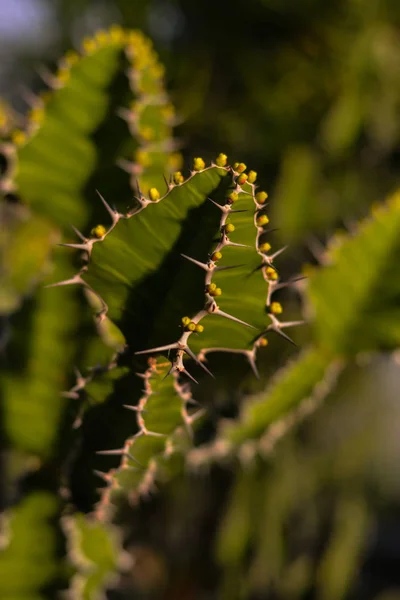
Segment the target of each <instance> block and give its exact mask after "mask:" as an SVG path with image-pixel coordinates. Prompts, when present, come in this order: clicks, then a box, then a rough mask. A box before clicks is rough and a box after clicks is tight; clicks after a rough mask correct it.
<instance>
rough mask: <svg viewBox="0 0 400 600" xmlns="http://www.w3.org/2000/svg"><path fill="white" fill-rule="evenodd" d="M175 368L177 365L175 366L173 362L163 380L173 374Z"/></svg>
mask: <svg viewBox="0 0 400 600" xmlns="http://www.w3.org/2000/svg"><path fill="white" fill-rule="evenodd" d="M174 368H175V367H174V365H173V364H172V365H171V366H170V368H169V370H168V371H167V373H166V375H164V377H163V381H165V380H166V379H167V377H169V376H170V375H171V373H172V371H173V370H174Z"/></svg>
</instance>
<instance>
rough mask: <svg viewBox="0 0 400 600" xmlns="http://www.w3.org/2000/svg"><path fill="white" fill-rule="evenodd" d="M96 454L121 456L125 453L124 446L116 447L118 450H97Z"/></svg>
mask: <svg viewBox="0 0 400 600" xmlns="http://www.w3.org/2000/svg"><path fill="white" fill-rule="evenodd" d="M96 454H101V455H103V456H122V455H123V454H125V450H124V448H118V450H97V452H96Z"/></svg>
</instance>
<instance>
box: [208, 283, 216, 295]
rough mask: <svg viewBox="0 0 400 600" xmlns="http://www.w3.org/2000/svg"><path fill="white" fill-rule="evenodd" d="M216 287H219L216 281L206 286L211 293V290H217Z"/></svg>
mask: <svg viewBox="0 0 400 600" xmlns="http://www.w3.org/2000/svg"><path fill="white" fill-rule="evenodd" d="M216 289H217V284H216V283H209V284H208V286H207V287H206V290H207V292H208V293H209V294H211V292H215V290H216Z"/></svg>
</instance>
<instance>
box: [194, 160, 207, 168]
mask: <svg viewBox="0 0 400 600" xmlns="http://www.w3.org/2000/svg"><path fill="white" fill-rule="evenodd" d="M205 166H206V163H205V162H204V160H203V159H202V158H199V157H198V158H195V159H193V170H194V171H202V170H203V169H204V168H205Z"/></svg>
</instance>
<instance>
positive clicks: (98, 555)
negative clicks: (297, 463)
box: [0, 27, 400, 599]
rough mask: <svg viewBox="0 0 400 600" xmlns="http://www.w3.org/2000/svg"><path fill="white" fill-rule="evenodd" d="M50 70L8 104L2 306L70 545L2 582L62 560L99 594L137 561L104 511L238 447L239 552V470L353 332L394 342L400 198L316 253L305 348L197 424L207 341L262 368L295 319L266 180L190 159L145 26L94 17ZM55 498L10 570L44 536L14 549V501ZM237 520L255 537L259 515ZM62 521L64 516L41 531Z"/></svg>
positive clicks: (29, 445) (355, 346)
mask: <svg viewBox="0 0 400 600" xmlns="http://www.w3.org/2000/svg"><path fill="white" fill-rule="evenodd" d="M125 74H126V75H125ZM45 77H46V79H47V81H48V84H49V87H50V90H48V91H47V92H46V93H45V94H42V95H40V96H38V97H34V98H33V99H32V105H33V106H32V110H31V112H30V113H29V115H28V118H27V124H26V126H25V127H21V128H19V129H17V130H15V129H14V130H12V131H10V130H9V128H8V126H7V124H5V125H4V127H3V129H4V131H5V133H4V134H3V133H2V139H3V143H2V147H3V155H4V157H5V164H6V168H5V172H4V173H3V175H2V178H1V182H0V187H1V190H2V192H3V195H4V199H3V201H2V204H1V205H0V209H1V211H2V214H3V213H4V214H7V215H10V222H12V223H13V227H15V229H12V230H11V235H10V234H9V233H7V234H6V235H5V236H4V239H2V240H1V243H2V247H3V248H4V251H5V263H4V269H3V272H4V274H3V273H2V287H3V289H4V290H5V293H4V292H2V293H3V295H2V296H1V302H2V304H1V310H2V313H4V314H9V313H13V314H12V316H11V323H12V336H11V341H10V342H9V343H8V346H7V352H8V361H6V367H10V368H9V369H8V371H7V369H6V368H5V369H4V386H3V387H4V392H5V394H4V398H5V400H4V417H5V431H6V434H7V439H8V443H9V445H10V447H11V449H12V452H13V453H14V454H13V457H14V459H15V460H17V459H16V457H19V456H20V454H19V451H22V453H23V455H24V456H25V455H31V456H33V457H35V460H34V461H33V463H32V464H33V471H35V477H34V478H33V480H34V481H33V483H32V482H31V481H27V482H24V484H25V489H29V487H30V483H32V487H38V488H40V487H43V488H44V489H48V483H49V480H51V486H52V489H53V488H54V487H57V488H59V489H60V491H61V492H62V494H61V500H60V506H61V509H62V512H63V518H62V520H61V523H62V525H63V532H64V536H65V538H64V543H65V544H66V548H67V554H68V556H69V563H68V566H67V565H63V566H60V564H59V563H58V562H57V558H55V557H56V552H53V546H51V548H49V547H44V548H43V549H42V550H43V554H40V557H41V561H42V562H43V565H38V566H37V569H38V575H37V578H36V579H35V578H32V580H31V579H29V580H28V581H27V583H26V587H24V585H25V584H21V588H20V589H16V590H15V589H11V588H10V589H6V591H5V593H7V594H8V595H10V596H11V595H12V594H14V595H15V594H17V593H19V592H21V595H24V594H26V595H28V594H40V593H41V592H42V590H43V588H44V587H45V586H49V585H53V584H54V585H58V584H57V583H54V582H55V580H56V579H57V578H58V577H60V578H61V579H62V578H63V577H64V579H70V586H69V594H70V597H74V598H75V597H77V598H87V599H91V598H94V597H97V595H98V594H100V593H101V592H103V591H104V589H105V588H107V587H108V586H109V585H115V581H116V580H115V578H114V579H113V578H112V574H113V573H115V572H117V571H119V570H123V569H124V568H125V567H126V566H128V560H127V559H126V554H125V553H124V552H123V551H121V546H123V543H124V542H125V541H126V540H122V536H121V535H117V536H115V535H114V533H115V531H114V530H113V529H112V527H110V523H106V521H110V520H112V519H114V517H115V518H116V520H118V519H121V520H122V521H123V519H124V516H123V510H124V508H126V506H127V505H128V504H129V505H130V507H132V506H136V507H137V506H138V505H140V503H141V501H143V500H144V499H146V498H148V497H149V496H150V495H152V494H154V493H155V492H156V491H157V489H158V488H159V487H161V486H164V485H165V484H166V483H167V482H168V481H171V480H173V479H174V478H178V476H179V475H182V473H183V472H184V470H185V468H186V469H187V468H189V469H195V468H198V467H199V466H203V465H210V464H211V463H212V462H220V463H221V462H222V463H224V462H225V461H230V464H231V465H232V464H234V461H235V459H236V458H239V459H240V461H241V462H242V466H241V468H242V469H243V471H242V472H241V474H240V476H239V479H238V484H237V489H236V493H235V494H234V501H233V508H231V511H230V513H228V517H227V519H226V522H225V523H224V526H223V530H222V534H221V538H220V539H221V540H222V541H221V542H220V547H219V555H220V557H222V558H221V559H222V561H226V562H227V563H229V564H231V563H234V562H235V561H240V560H241V559H242V558H243V556H244V554H245V552H246V547H245V545H244V539H243V540H241V539H237V538H234V539H233V538H232V537H231V531H230V528H231V526H232V522H233V521H235V520H236V514H237V512H236V509H237V510H240V508H237V507H238V506H239V507H240V506H241V505H242V503H243V502H245V503H247V502H251V498H252V496H253V493H252V492H251V490H252V489H253V487H254V486H256V484H257V477H254V476H253V475H254V473H253V472H252V471H250V470H249V471H246V468H247V467H248V464H249V462H251V459H254V458H255V457H258V456H259V455H261V456H263V457H265V456H267V455H269V454H270V452H271V450H272V449H273V448H274V446H275V444H276V442H277V441H278V440H280V439H281V438H282V437H283V436H284V435H285V434H286V433H287V431H288V430H289V429H290V428H291V427H293V426H294V425H295V424H296V423H298V421H300V420H301V419H302V418H303V417H304V416H306V415H308V414H310V412H312V411H313V410H314V409H315V408H316V406H318V405H319V403H320V402H321V401H322V400H323V399H324V398H325V397H326V395H327V394H328V393H329V392H330V391H331V390H332V389H333V387H334V385H335V383H336V380H337V378H338V376H339V374H340V372H341V369H342V368H343V366H345V365H346V364H349V362H350V361H351V360H352V359H353V358H354V357H355V356H357V354H358V353H359V352H362V351H371V350H374V349H377V348H384V349H386V350H392V349H394V348H395V347H397V346H398V344H399V331H398V328H396V327H393V320H394V319H393V317H395V316H396V315H397V304H398V290H397V287H396V286H395V285H389V284H387V282H391V281H394V280H395V275H396V257H397V252H398V239H399V236H398V232H399V230H400V203H399V196H398V195H396V196H394V197H393V198H392V199H390V200H389V201H388V202H387V203H386V204H385V205H384V206H383V207H381V208H378V209H374V211H373V214H372V217H371V218H370V219H367V220H366V222H365V223H363V224H362V225H361V226H360V227H359V230H358V231H357V232H356V233H355V234H354V235H353V236H349V235H346V236H344V238H343V239H336V240H334V242H332V243H331V244H330V246H329V248H328V251H327V253H326V254H324V256H323V257H322V259H321V263H322V264H321V266H319V267H317V268H314V269H308V270H307V276H308V278H309V283H308V284H307V285H303V286H302V288H301V289H302V290H304V291H303V296H304V298H305V303H306V308H307V311H308V314H309V315H310V317H311V316H312V320H313V322H314V327H313V330H312V334H311V335H312V341H311V342H310V343H309V346H308V348H306V349H305V350H303V351H302V352H301V353H300V355H299V356H298V357H297V358H294V359H293V360H292V362H291V363H290V364H289V365H287V366H285V367H284V368H283V369H282V370H279V371H278V372H277V373H276V375H275V376H274V377H273V378H272V379H271V381H270V382H269V384H268V387H267V389H266V391H261V392H259V393H258V394H257V395H256V396H255V397H251V398H246V399H245V402H244V403H243V406H242V407H241V408H240V413H239V416H238V418H236V419H233V420H225V421H224V422H222V421H219V422H218V423H217V425H216V433H215V435H214V437H213V439H212V440H211V441H210V440H209V439H208V440H207V441H206V442H204V443H201V442H200V443H199V441H198V440H197V439H196V427H197V425H198V424H199V423H202V419H203V416H205V418H207V415H206V412H207V411H205V410H204V407H202V406H199V405H198V402H197V401H196V389H198V388H197V383H198V382H200V383H204V381H205V379H206V378H209V379H208V380H207V381H210V380H211V378H212V377H213V376H214V375H213V373H212V372H211V366H210V363H211V361H210V360H209V358H210V355H211V354H216V353H220V354H222V355H224V356H226V357H227V356H228V357H229V356H230V355H239V356H241V357H242V358H243V362H244V363H246V362H247V365H248V367H249V372H251V376H252V378H253V379H255V378H257V377H259V376H260V373H259V365H260V360H259V358H260V355H261V356H263V355H262V351H263V348H265V347H266V346H267V345H269V344H273V341H274V336H275V339H276V336H280V337H281V338H283V339H284V340H286V341H288V342H290V343H294V342H293V340H292V339H291V338H290V337H289V336H288V334H287V330H288V329H289V328H292V327H296V326H298V325H300V324H302V322H303V321H301V320H294V319H293V320H292V319H290V318H286V316H285V314H286V312H287V311H286V308H284V307H283V306H282V304H281V302H280V298H279V297H277V296H276V295H275V292H277V291H278V290H281V289H283V288H286V287H287V286H289V285H291V284H292V283H296V282H297V281H298V280H299V278H297V279H292V280H289V281H282V280H281V278H280V273H279V269H278V267H277V265H276V259H277V258H278V256H279V255H280V254H281V252H282V251H283V250H284V248H275V247H273V244H272V239H271V238H270V236H269V233H270V231H271V229H270V227H269V216H268V212H267V210H266V207H267V204H266V201H267V199H268V195H267V193H266V192H264V191H263V190H262V189H260V188H259V187H258V183H257V173H256V172H255V171H254V170H251V169H248V168H247V166H246V165H245V164H244V163H242V162H235V163H233V164H229V163H228V157H227V156H226V155H225V154H223V153H220V154H218V155H216V156H215V157H214V160H213V162H211V164H208V163H207V162H206V161H205V160H204V159H203V158H201V157H200V156H195V157H194V158H193V162H192V165H191V169H190V172H189V174H186V172H185V170H184V169H183V167H182V165H181V163H180V158H179V155H177V154H176V152H175V150H176V144H175V143H174V142H173V140H172V139H171V127H172V125H173V123H174V111H173V108H172V107H171V105H170V103H169V100H168V98H167V96H166V94H165V92H164V90H163V82H162V79H163V69H162V67H161V66H160V65H159V63H158V61H157V57H156V56H155V54H154V52H153V50H152V49H151V45H150V43H149V42H148V41H147V40H146V38H145V37H144V36H142V34H140V33H138V32H126V31H124V30H122V29H120V28H118V27H113V28H111V29H110V30H109V31H107V32H105V31H100V32H98V33H97V34H96V35H95V36H94V37H93V38H90V39H89V38H88V39H86V40H84V42H83V44H82V50H81V53H80V54H78V53H75V52H72V53H67V54H66V55H65V56H64V57H63V59H62V60H61V61H60V62H59V65H58V69H57V72H56V74H55V75H48V74H47V75H46V76H45ZM116 112H118V113H119V116H118V117H116ZM120 117H122V120H121V119H120ZM123 121H125V122H123ZM55 148H56V149H57V151H56V152H55V151H54V149H55ZM117 161H118V163H119V167H122V169H120V168H117V166H116V162H117ZM164 177H165V179H164ZM96 189H97V190H98V192H96ZM11 195H12V196H11ZM11 199H13V200H17V203H16V204H11ZM70 224H72V225H73V230H74V232H75V235H76V236H77V238H78V239H75V238H74V239H72V234H71V233H70V227H69V226H70ZM56 241H58V242H59V244H60V245H61V246H62V248H54V245H55V243H56ZM28 242H29V243H28ZM79 261H80V266H78V267H77V266H76V265H77V263H79ZM355 272H357V273H359V274H360V279H357V280H356V281H355V280H354V273H355ZM361 274H362V277H361ZM354 281H355V283H354ZM39 282H40V283H39ZM343 290H346V293H342V291H343ZM82 292H83V293H82ZM60 307H61V310H60ZM93 317H94V319H93ZM310 320H311V319H310ZM366 322H367V323H368V324H369V325H370V327H369V326H368V327H366V326H365V323H366ZM74 367H75V369H74ZM223 369H225V371H226V372H227V371H229V365H228V369H226V364H225V365H224V366H223ZM260 371H261V369H260ZM261 374H262V373H261ZM60 392H62V393H60ZM100 442H101V445H99V444H100ZM17 470H18V469H17ZM23 474H24V473H22V475H23ZM96 477H98V478H100V479H101V480H102V483H103V487H101V489H100V490H98V492H99V497H98V496H97V495H96V496H95V487H97V484H95V478H96ZM15 479H16V478H14V480H13V482H12V485H13V486H15V489H16V490H17V489H18V491H19V489H20V488H21V490H23V489H24V486H23V485H19V484H20V483H21V482H17V481H15ZM97 483H98V481H97ZM31 493H32V492H31ZM31 493H30V494H31ZM38 493H39V492H38ZM96 493H97V491H96ZM47 502H49V507H48V506H47V504H46V503H47ZM31 503H33V506H34V508H35V507H38V510H37V512H38V514H36V515H33V514H32V513H33V512H35V510H36V508H35V510H33V509H32V506H31ZM42 504H43V506H42ZM53 505H54V506H53ZM27 506H28V509H27V508H26V507H27ZM41 506H42V508H40V507H41ZM58 506H59V505H58V504H57V502H56V501H55V499H54V497H53V496H52V495H51V494H50V492H46V493H45V496H40V495H39V496H35V494H33V495H29V496H27V497H26V498H25V499H23V500H21V501H19V502H16V504H15V506H14V507H13V508H12V509H11V511H10V512H11V513H12V515H13V516H12V517H11V521H10V523H11V525H10V532H11V537H9V538H7V547H6V550H5V552H4V553H3V556H2V558H1V559H0V572H1V571H2V570H3V571H6V570H7V569H8V566H9V564H11V563H12V564H13V565H15V564H17V565H18V564H19V561H20V560H21V557H20V554H22V555H23V561H22V567H19V568H21V569H23V570H26V569H28V571H29V568H28V567H29V565H28V566H27V565H26V558H27V556H28V557H30V554H29V551H30V546H32V545H35V544H36V542H35V539H36V538H32V539H33V541H32V540H30V539H29V540H28V541H29V544H27V545H26V547H25V546H24V547H23V548H22V553H20V552H19V551H20V547H19V546H18V543H19V542H18V539H17V537H18V536H19V535H20V533H18V531H20V529H18V528H19V527H20V526H19V520H21V522H23V524H24V527H26V530H27V532H29V531H31V530H33V531H36V527H37V531H38V532H39V533H38V536H39V535H41V532H43V531H44V532H45V533H44V535H46V532H47V531H48V524H47V523H44V522H43V521H46V519H47V517H49V518H52V519H53V522H56V521H57V519H58V517H59V514H58ZM43 507H44V508H43ZM46 507H47V508H46ZM115 507H117V508H119V509H121V511H120V513H121V514H120V513H119V512H116V511H115V510H114V509H115ZM76 508H78V509H79V512H77V510H76ZM26 511H27V513H28V516H27V517H26ZM40 511H41V512H40ZM81 511H85V512H89V513H92V514H91V515H90V517H88V516H86V515H84V514H83V513H82V512H81ZM42 517H43V518H42ZM13 520H14V524H15V527H14V529H13V525H12V524H13ZM241 527H242V532H243V536H242V537H243V538H245V537H246V536H247V535H248V532H249V530H250V528H251V524H250V519H244V521H243V522H242V523H241ZM17 530H18V531H17ZM16 532H17V533H16ZM59 535H61V533H60V530H59V528H58V527H54V528H53V529H51V533H50V535H49V539H50V538H51V539H53V538H54V537H55V536H59ZM27 536H28V534H27ZM22 540H25V538H22ZM25 541H26V540H25ZM242 541H243V543H242ZM24 543H25V542H24ZM225 545H232V548H233V550H232V553H229V552H228V553H227V554H226V553H225V550H226V548H225ZM28 546H29V548H28ZM28 550H29V551H28ZM35 556H36V555H35ZM125 559H126V560H125ZM32 560H33V559H32ZM24 561H25V562H24ZM71 565H72V570H73V571H74V573H73V574H72V573H71V572H70V571H71ZM40 567H43V568H40ZM13 568H14V567H13ZM0 579H1V578H0ZM0 586H1V584H0ZM0 589H1V587H0Z"/></svg>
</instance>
